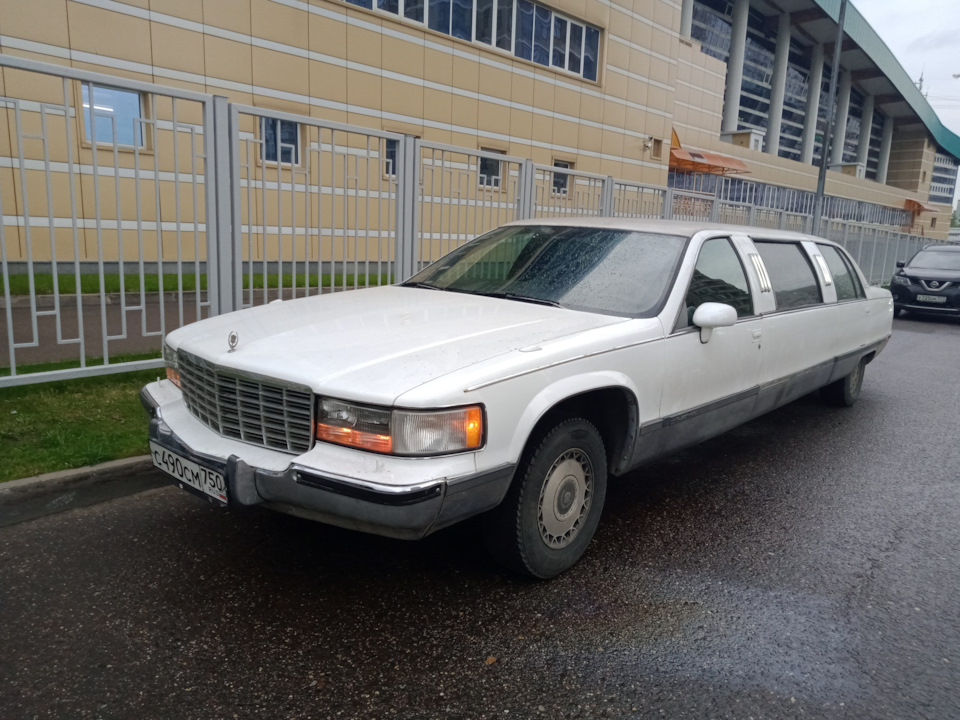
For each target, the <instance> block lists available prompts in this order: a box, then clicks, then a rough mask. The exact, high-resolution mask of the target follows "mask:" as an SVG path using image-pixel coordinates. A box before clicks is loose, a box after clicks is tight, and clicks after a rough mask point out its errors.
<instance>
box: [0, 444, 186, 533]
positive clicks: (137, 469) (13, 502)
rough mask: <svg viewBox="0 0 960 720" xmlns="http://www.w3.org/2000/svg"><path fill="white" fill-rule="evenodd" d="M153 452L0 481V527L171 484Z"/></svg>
mask: <svg viewBox="0 0 960 720" xmlns="http://www.w3.org/2000/svg"><path fill="white" fill-rule="evenodd" d="M167 484H168V481H167V480H166V478H165V476H164V475H163V473H161V472H160V471H159V470H157V469H156V468H154V467H153V461H152V460H151V458H150V456H149V455H141V456H139V457H132V458H124V459H123V460H111V461H110V462H105V463H101V464H100V465H88V466H87V467H81V468H75V469H73V470H61V471H59V472H53V473H46V474H45V475H37V476H36V477H31V478H24V479H23V480H11V481H9V482H5V483H2V484H0V527H7V526H8V525H16V524H17V523H21V522H26V521H28V520H35V519H37V518H41V517H45V516H47V515H53V514H55V513H59V512H64V511H66V510H72V509H74V508H80V507H87V506H89V505H96V504H98V503H102V502H106V501H108V500H114V499H116V498H121V497H125V496H126V495H133V494H135V493H139V492H143V491H144V490H151V489H153V488H157V487H161V486H163V485H167Z"/></svg>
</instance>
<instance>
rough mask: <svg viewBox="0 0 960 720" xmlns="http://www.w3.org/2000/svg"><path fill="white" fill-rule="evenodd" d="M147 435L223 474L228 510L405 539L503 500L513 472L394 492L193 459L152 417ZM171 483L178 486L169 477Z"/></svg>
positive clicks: (322, 476)
mask: <svg viewBox="0 0 960 720" xmlns="http://www.w3.org/2000/svg"><path fill="white" fill-rule="evenodd" d="M148 398H149V399H150V400H151V401H152V398H150V396H149V393H141V399H143V400H145V401H146V399H148ZM147 404H148V403H147ZM152 407H154V408H156V405H153V406H152ZM149 435H150V439H151V440H153V441H154V442H156V443H159V444H160V445H162V446H164V447H166V448H168V449H169V450H171V451H173V452H176V453H179V454H180V455H182V456H183V457H185V458H187V459H188V460H191V461H193V462H197V463H200V464H202V465H205V466H206V467H210V468H213V469H215V470H217V471H218V472H223V473H224V474H225V476H226V478H227V486H228V497H229V500H230V502H229V505H230V506H234V507H236V506H252V505H262V506H263V507H266V508H269V509H271V510H277V511H279V512H284V513H287V514H289V515H296V516H298V517H304V518H307V519H311V520H317V521H319V522H324V523H327V524H330V525H337V526H339V527H345V528H349V529H352V530H360V531H363V532H369V533H373V534H376V535H385V536H387V537H394V538H400V539H408V540H413V539H417V538H421V537H423V536H425V535H427V534H429V533H431V532H434V531H435V530H439V529H440V528H443V527H446V526H448V525H452V524H454V523H456V522H459V521H460V520H464V519H466V518H468V517H470V516H471V515H476V514H478V513H480V512H484V511H485V510H489V509H491V508H493V507H495V506H496V505H497V504H499V503H500V501H501V500H502V499H503V496H504V495H505V494H506V492H507V488H508V487H509V485H510V481H511V479H512V478H513V473H514V469H515V468H514V466H513V465H504V466H502V467H499V468H496V469H495V470H493V471H490V472H485V473H479V474H476V475H470V476H466V477H460V478H454V479H450V480H448V479H447V478H439V479H435V480H427V481H425V482H423V483H419V484H417V485H413V486H406V487H395V486H387V485H382V484H375V483H368V482H364V481H358V480H353V479H351V478H343V477H339V476H336V475H334V474H332V473H323V472H320V471H317V470H315V469H312V468H305V467H303V466H299V465H291V466H290V467H289V468H287V469H286V470H283V471H281V472H272V471H267V470H262V469H259V468H255V467H252V466H250V465H248V464H247V463H245V462H244V461H243V460H242V459H241V458H239V457H238V456H237V455H231V456H230V457H228V458H226V459H224V458H222V457H213V456H209V455H205V454H203V453H198V452H196V451H195V450H194V449H193V448H191V447H190V446H189V445H187V444H186V443H185V442H184V441H183V440H182V439H181V438H180V437H178V436H177V435H176V433H174V432H173V430H172V429H171V428H170V427H169V426H168V425H167V424H166V423H165V422H164V421H163V420H162V419H161V418H160V417H159V413H157V412H156V411H154V414H153V418H152V419H151V421H150V430H149ZM171 483H174V484H175V483H176V481H175V480H173V479H172V478H171Z"/></svg>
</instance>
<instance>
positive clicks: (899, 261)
mask: <svg viewBox="0 0 960 720" xmlns="http://www.w3.org/2000/svg"><path fill="white" fill-rule="evenodd" d="M904 266H906V263H905V262H904V261H903V260H897V267H898V268H902V267H904Z"/></svg>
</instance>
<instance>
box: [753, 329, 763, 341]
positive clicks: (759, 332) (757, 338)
mask: <svg viewBox="0 0 960 720" xmlns="http://www.w3.org/2000/svg"><path fill="white" fill-rule="evenodd" d="M762 337H763V330H754V331H753V341H754V342H755V343H758V342H760V338H762Z"/></svg>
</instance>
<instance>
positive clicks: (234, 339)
mask: <svg viewBox="0 0 960 720" xmlns="http://www.w3.org/2000/svg"><path fill="white" fill-rule="evenodd" d="M239 342H240V336H239V335H237V331H236V330H231V331H230V334H229V335H227V345H229V346H230V352H233V351H234V350H236V349H237V344H238V343H239Z"/></svg>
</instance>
